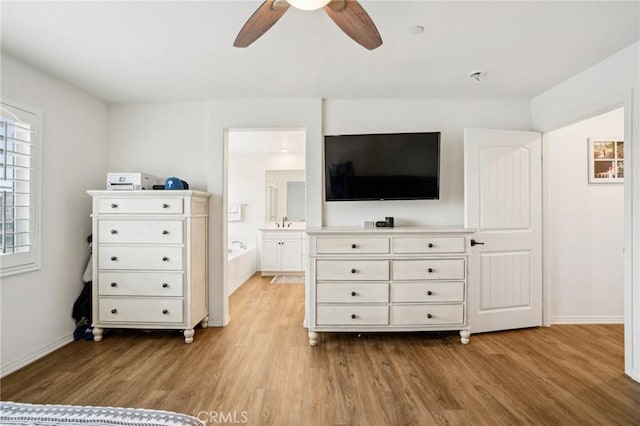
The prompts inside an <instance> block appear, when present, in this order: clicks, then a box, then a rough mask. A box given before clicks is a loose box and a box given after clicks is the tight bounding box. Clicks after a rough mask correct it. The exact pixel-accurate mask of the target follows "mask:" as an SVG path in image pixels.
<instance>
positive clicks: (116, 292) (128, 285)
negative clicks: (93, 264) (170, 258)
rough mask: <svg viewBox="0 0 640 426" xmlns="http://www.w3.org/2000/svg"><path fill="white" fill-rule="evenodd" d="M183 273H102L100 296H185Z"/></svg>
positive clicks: (99, 277)
mask: <svg viewBox="0 0 640 426" xmlns="http://www.w3.org/2000/svg"><path fill="white" fill-rule="evenodd" d="M182 277H183V274H182V272H100V273H99V274H98V281H99V288H98V291H99V294H100V296H165V297H166V296H183V295H184V290H183V282H182Z"/></svg>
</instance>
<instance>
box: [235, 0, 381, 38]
mask: <svg viewBox="0 0 640 426" xmlns="http://www.w3.org/2000/svg"><path fill="white" fill-rule="evenodd" d="M290 6H293V7H295V8H297V9H302V10H314V9H320V8H321V7H322V8H324V11H325V12H326V13H327V15H329V17H330V18H331V19H332V20H333V22H335V23H336V25H338V27H340V29H341V30H342V31H344V32H345V33H346V34H347V35H348V36H349V37H351V38H352V39H353V40H355V41H356V42H357V43H359V44H360V45H362V46H364V47H365V48H367V49H369V50H373V49H375V48H377V47H379V46H380V45H381V44H382V38H381V37H380V33H379V32H378V29H377V28H376V25H375V24H374V23H373V21H372V20H371V18H370V17H369V15H368V14H367V12H365V10H364V9H363V8H362V6H360V3H358V2H357V1H356V0H266V1H265V2H264V3H262V5H260V7H259V8H258V9H257V10H256V11H255V12H254V13H253V15H251V17H250V18H249V19H248V20H247V22H246V23H245V24H244V26H243V27H242V29H241V30H240V33H238V36H237V37H236V40H235V41H234V42H233V45H234V46H235V47H247V46H249V45H250V44H251V43H253V42H254V41H256V40H257V39H258V38H260V37H261V36H262V35H263V34H264V33H266V32H267V31H268V30H269V29H270V28H271V27H272V26H273V25H274V24H275V23H276V22H278V19H280V18H281V17H282V15H284V13H285V12H286V11H287V10H289V7H290Z"/></svg>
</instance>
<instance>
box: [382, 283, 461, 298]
mask: <svg viewBox="0 0 640 426" xmlns="http://www.w3.org/2000/svg"><path fill="white" fill-rule="evenodd" d="M391 301H392V302H463V301H464V283H462V282H440V281H431V282H422V283H393V284H392V285H391Z"/></svg>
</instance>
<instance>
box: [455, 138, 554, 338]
mask: <svg viewBox="0 0 640 426" xmlns="http://www.w3.org/2000/svg"><path fill="white" fill-rule="evenodd" d="M541 141H542V139H541V135H540V133H537V132H521V131H507V130H485V129H465V132H464V161H465V166H464V169H465V226H467V227H468V228H475V229H476V230H477V232H476V234H475V235H473V240H474V241H475V242H477V243H481V244H477V245H474V246H473V247H472V248H471V257H470V258H469V292H468V295H469V298H468V314H469V318H468V319H469V326H470V327H471V332H472V333H481V332H485V331H496V330H507V329H513V328H523V327H535V326H539V325H542V153H541V145H542V142H541ZM472 245H473V241H472Z"/></svg>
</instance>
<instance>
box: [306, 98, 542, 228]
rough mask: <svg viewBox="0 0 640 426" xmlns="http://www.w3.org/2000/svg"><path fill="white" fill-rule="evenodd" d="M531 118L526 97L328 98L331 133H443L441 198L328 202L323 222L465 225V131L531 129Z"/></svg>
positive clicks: (327, 122)
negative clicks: (389, 218) (389, 220)
mask: <svg viewBox="0 0 640 426" xmlns="http://www.w3.org/2000/svg"><path fill="white" fill-rule="evenodd" d="M529 121H530V107H529V101H527V100H455V99H445V100H442V99H440V100H439V99H434V100H411V99H404V100H400V99H398V100H372V99H367V100H337V99H335V100H327V101H326V102H325V134H327V135H336V134H349V133H392V132H421V131H429V132H431V131H438V132H442V133H441V155H440V161H441V164H440V199H439V200H412V201H340V202H330V203H324V225H326V226H359V225H360V223H361V222H362V221H363V220H374V219H375V220H380V219H384V217H385V216H394V218H395V224H396V226H409V225H422V226H463V224H464V214H463V213H464V212H463V207H464V193H463V192H464V181H463V176H464V173H463V129H464V128H466V127H481V128H495V129H508V130H529V128H530V123H529ZM320 148H321V147H320ZM314 149H317V147H314ZM321 196H322V197H323V199H324V195H321Z"/></svg>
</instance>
